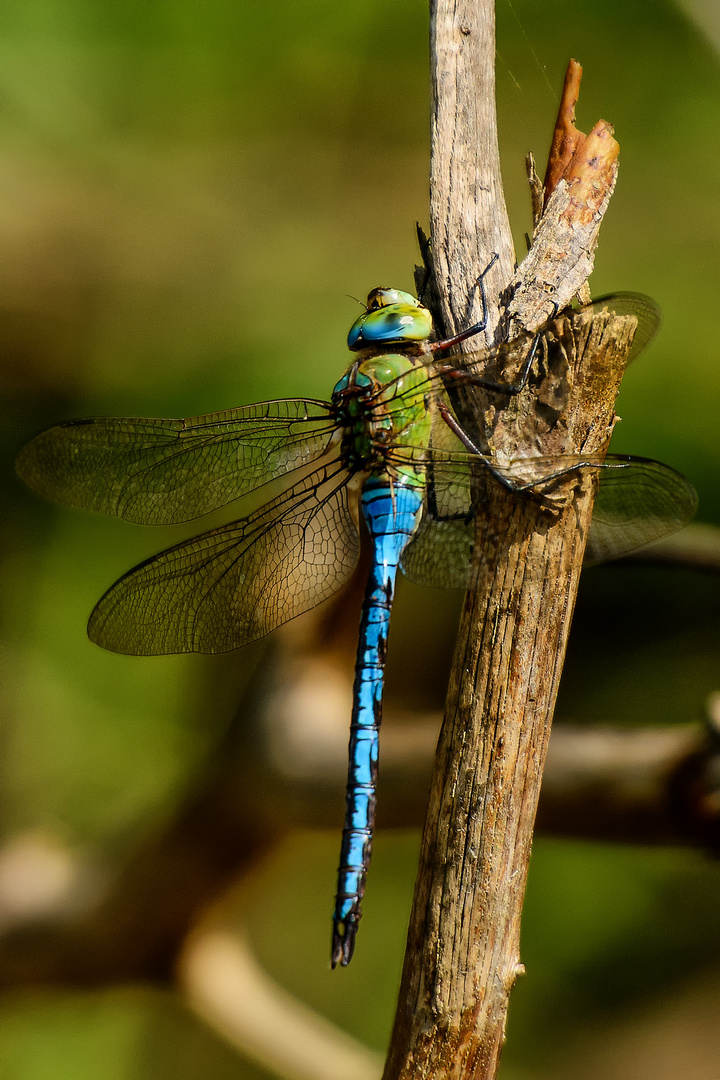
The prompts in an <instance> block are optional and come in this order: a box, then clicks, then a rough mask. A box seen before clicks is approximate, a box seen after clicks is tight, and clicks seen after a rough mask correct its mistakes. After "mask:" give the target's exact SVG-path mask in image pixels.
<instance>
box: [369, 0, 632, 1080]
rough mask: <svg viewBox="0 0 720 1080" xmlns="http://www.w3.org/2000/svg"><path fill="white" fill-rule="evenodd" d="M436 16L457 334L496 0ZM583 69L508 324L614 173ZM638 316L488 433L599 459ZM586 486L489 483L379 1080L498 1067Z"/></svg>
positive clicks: (475, 267) (549, 274) (550, 299)
mask: <svg viewBox="0 0 720 1080" xmlns="http://www.w3.org/2000/svg"><path fill="white" fill-rule="evenodd" d="M431 16H432V17H431V44H432V62H433V79H434V82H433V89H434V95H435V98H434V108H433V119H434V122H433V145H432V166H431V176H432V182H431V222H432V228H433V236H432V240H433V269H434V273H435V283H434V284H435V289H436V294H437V296H438V297H439V300H440V303H441V309H442V315H443V318H444V319H445V320H446V323H447V325H448V328H449V329H450V330H457V329H458V328H459V327H460V326H461V325H462V323H463V320H464V321H465V324H467V322H468V320H469V318H470V317H472V316H471V313H470V312H469V311H468V307H469V304H468V299H467V298H468V292H469V289H470V287H471V283H472V282H473V281H475V280H477V277H478V275H479V274H480V272H481V271H482V270H483V268H484V267H485V266H486V265H487V264H488V262H489V258H490V253H491V252H493V251H497V252H500V253H501V267H500V269H499V270H497V269H496V272H495V276H494V277H492V276H490V275H489V280H488V282H487V285H488V293H489V301H490V304H491V305H492V303H493V282H494V285H495V294H496V296H497V294H498V292H499V291H500V289H501V288H502V285H503V284H504V282H505V281H507V280H508V279H509V278H510V273H509V272H508V261H507V251H508V246H509V244H510V238H509V230H508V229H507V217H506V214H505V209H504V205H503V202H502V195H501V189H500V185H499V180H498V178H499V162H498V159H497V143H496V140H495V120H494V94H493V91H494V83H493V73H492V71H493V62H494V40H493V17H494V12H493V4H492V2H491V0H455V2H451V0H434V2H433V3H432V4H431ZM578 82H579V67H578V66H577V65H575V66H573V67H571V70H570V71H569V73H568V77H567V79H566V96H565V98H564V104H563V106H561V111H560V117H559V119H558V128H559V129H561V130H559V132H558V131H556V139H555V140H554V146H555V144H557V148H558V149H557V154H556V160H555V162H554V163H553V167H552V170H550V171H549V175H552V176H553V177H555V174H556V173H557V179H553V183H554V185H555V186H554V190H553V191H552V192H551V193H550V196H549V198H548V200H547V205H546V207H545V211H544V214H543V216H542V219H541V220H540V222H539V225H538V228H537V230H536V232H535V238H534V242H533V245H532V248H531V250H530V252H529V253H528V256H527V258H526V259H525V260H524V261H523V263H522V264H521V266H520V267H519V268H518V269H517V271H516V272H515V276H514V277H513V278H512V282H511V289H512V290H513V291H514V295H513V297H512V300H511V302H510V304H509V306H508V308H507V314H508V315H509V316H511V320H512V323H511V328H512V329H513V330H514V329H515V327H516V326H517V325H518V324H520V325H522V326H525V327H527V328H528V329H534V328H536V327H537V326H538V325H540V324H542V323H543V322H544V321H545V320H546V319H547V318H548V317H549V316H551V315H552V313H553V311H554V310H557V309H558V308H562V307H564V306H565V305H566V304H567V303H568V302H569V301H570V300H571V299H572V297H573V296H575V295H576V294H577V292H578V291H579V289H580V288H581V287H582V286H583V285H584V283H585V280H586V278H587V275H588V274H589V273H590V270H591V269H592V264H593V254H594V249H595V245H596V243H597V235H598V229H599V226H600V222H601V220H602V217H603V214H604V212H605V209H606V207H607V204H608V200H609V198H610V195H611V194H612V190H613V187H614V184H615V178H616V174H617V163H616V158H617V152H618V147H617V143H615V141H614V139H612V132H611V129H610V127H609V125H607V124H605V123H604V122H601V123H599V124H597V125H596V126H595V128H594V129H593V131H592V132H591V134H590V135H589V136H588V137H587V138H585V137H584V136H581V134H580V133H579V132H576V133H575V134H573V132H574V124H573V123H572V121H573V119H574V103H575V99H576V97H577V85H578ZM481 117H482V118H484V119H483V120H482V123H483V124H487V127H485V128H482V129H481V127H479V118H481ZM493 200H494V201H493ZM498 279H500V280H498ZM634 322H635V321H634V320H633V319H629V318H622V317H618V316H615V315H611V314H608V313H603V314H601V315H598V316H595V317H594V318H590V319H588V323H587V324H586V326H584V327H582V328H580V329H578V330H577V332H574V331H572V329H571V327H570V326H569V324H568V323H567V321H566V320H563V319H562V317H560V318H559V319H557V320H556V323H555V328H554V332H553V344H552V345H551V346H550V347H549V348H548V349H545V350H542V352H543V356H542V357H538V359H537V362H536V369H534V371H533V379H532V384H533V389H532V390H530V391H525V392H524V393H523V394H522V395H520V396H519V398H518V399H516V401H515V402H514V403H513V404H512V405H511V406H509V407H506V408H503V403H502V402H499V401H498V397H497V395H487V394H482V393H477V394H476V395H474V396H473V401H472V405H473V406H474V415H475V423H476V427H477V429H478V430H479V431H480V432H482V434H483V436H484V439H485V442H486V443H487V444H488V445H490V446H491V447H492V448H493V449H494V450H495V452H497V453H499V454H503V453H507V454H508V455H510V456H517V454H518V453H520V454H529V455H532V454H538V455H543V454H552V453H557V452H559V450H560V448H561V447H562V449H563V450H564V451H565V452H580V451H582V452H583V453H593V452H595V453H598V452H600V453H602V452H604V451H605V450H606V448H607V444H608V442H609V439H610V435H611V432H612V427H613V424H614V421H615V414H614V402H615V395H616V393H617V390H618V387H619V383H620V378H621V376H622V372H623V369H624V365H625V360H626V357H627V350H628V347H629V343H630V342H631V341H632V335H633V333H634V329H635V325H634ZM513 324H514V325H513ZM549 404H550V405H552V410H550V412H549V410H548V406H549ZM551 413H552V415H551ZM594 493H595V480H594V478H593V477H592V476H590V475H586V476H584V477H582V478H577V477H576V478H573V479H570V480H563V481H562V482H561V483H560V484H559V485H558V489H557V492H556V494H557V498H556V499H554V501H553V505H551V506H547V505H543V504H542V503H541V501H540V500H538V499H533V498H522V497H518V496H514V495H512V494H509V493H507V492H504V491H500V490H498V491H497V493H496V496H495V498H494V503H493V507H492V511H491V515H489V516H488V517H487V518H485V519H482V520H478V523H477V534H476V541H475V572H476V575H477V581H476V586H475V589H474V591H471V592H469V593H468V595H467V596H466V599H465V605H464V609H463V615H462V622H461V627H460V632H459V637H458V644H457V648H456V654H455V663H454V668H453V675H452V677H451V685H450V688H449V693H448V701H447V706H446V712H445V719H444V723H443V728H442V732H441V735H440V741H439V744H438V751H437V758H436V763H435V769H434V775H433V782H432V791H431V796H430V804H429V807H428V813H427V819H426V823H425V830H424V835H423V842H422V853H421V862H420V871H419V875H418V880H417V884H416V888H415V896H414V901H413V910H412V914H411V918H410V927H409V932H408V945H407V952H406V956H405V964H404V968H403V976H402V984H401V988H400V995H399V1003H398V1010H397V1015H396V1018H395V1027H394V1031H393V1036H392V1041H391V1047H390V1052H389V1056H388V1061H387V1064H386V1068H385V1073H384V1080H401V1078H402V1080H419V1078H423V1080H431V1078H437V1080H439V1078H443V1080H450V1078H461V1077H462V1078H473V1080H491V1078H493V1077H495V1075H496V1071H497V1066H498V1062H499V1057H500V1050H501V1047H502V1043H503V1039H504V1033H505V1021H506V1015H507V1007H508V998H509V994H510V990H511V988H512V986H513V983H514V981H515V979H516V977H517V975H518V974H519V973H521V972H522V970H523V969H522V965H521V964H520V954H519V936H520V916H521V910H522V901H523V895H524V891H525V882H526V878H527V868H528V862H529V857H530V847H531V841H532V829H533V823H534V820H535V811H536V807H537V801H538V794H539V790H540V781H541V777H542V770H543V765H544V761H545V754H546V751H547V744H548V737H549V734H550V724H551V719H552V713H553V708H554V705H555V697H556V694H557V688H558V682H559V678H560V671H561V668H562V662H563V658H564V654H565V646H566V642H567V636H568V631H569V628H570V620H571V616H572V610H573V606H574V603H575V596H576V592H577V584H578V578H579V574H580V567H581V563H582V558H583V550H584V546H585V538H586V536H587V529H588V525H589V522H590V515H591V513H592V503H593V498H594Z"/></svg>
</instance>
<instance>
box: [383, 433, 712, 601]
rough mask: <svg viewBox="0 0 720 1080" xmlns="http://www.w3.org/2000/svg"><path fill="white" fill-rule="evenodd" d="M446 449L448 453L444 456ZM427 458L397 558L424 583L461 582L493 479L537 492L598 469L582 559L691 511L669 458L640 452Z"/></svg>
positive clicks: (612, 552) (627, 546)
mask: <svg viewBox="0 0 720 1080" xmlns="http://www.w3.org/2000/svg"><path fill="white" fill-rule="evenodd" d="M450 456H451V455H448V458H450ZM452 457H454V458H456V460H454V461H452V460H444V461H442V460H441V461H438V462H434V461H433V462H431V464H430V466H429V467H428V488H427V496H426V508H425V513H424V515H423V518H422V520H421V523H420V526H419V529H418V532H417V533H416V535H415V537H414V538H413V540H412V541H411V542H410V544H409V545H408V547H407V548H406V549H405V552H404V554H403V557H402V568H403V570H404V572H405V573H406V574H407V576H408V577H409V578H410V579H411V580H413V581H416V582H418V583H419V584H422V585H432V586H451V587H464V586H465V585H466V584H467V580H468V572H469V566H470V558H471V555H472V549H473V542H474V535H475V524H474V518H475V515H476V514H482V513H484V512H485V507H486V506H487V502H488V500H489V499H491V498H492V493H493V489H494V488H495V487H496V485H497V484H498V483H505V484H506V485H509V486H511V487H513V488H514V489H515V490H517V492H518V495H517V497H518V498H523V497H524V494H523V493H524V492H532V491H535V492H543V491H544V490H547V489H548V488H549V486H550V485H551V484H552V482H553V480H555V479H559V478H561V477H562V476H567V474H568V473H569V472H572V471H577V470H579V469H581V468H593V469H598V471H599V473H600V486H599V491H598V495H597V498H596V500H595V509H594V511H593V517H592V521H591V524H590V532H589V536H588V542H587V546H586V553H585V565H594V564H596V563H599V562H605V561H607V560H609V559H617V558H620V557H622V556H623V555H627V554H629V552H631V551H634V550H636V549H637V548H639V547H642V546H643V545H645V544H649V543H651V542H652V541H653V540H659V539H660V538H661V537H663V536H667V535H668V534H670V533H672V532H676V531H677V530H678V529H681V528H682V527H683V525H686V524H687V522H688V521H689V520H690V519H691V518H692V516H693V514H694V513H695V509H696V507H697V495H696V493H695V489H694V488H693V486H692V484H690V482H689V481H688V480H686V479H685V477H684V476H682V475H681V474H680V473H678V472H676V471H675V470H674V469H671V468H670V467H669V466H667V465H662V464H660V462H657V461H649V460H646V459H644V458H632V457H621V456H616V455H612V454H610V455H608V456H607V457H605V458H604V459H601V458H593V457H557V458H530V459H524V460H522V461H518V462H510V463H508V464H507V465H506V466H504V467H502V468H499V467H498V466H497V463H496V462H494V461H492V460H491V459H481V460H479V461H475V462H473V459H472V456H471V455H467V457H466V460H465V461H462V460H461V459H462V455H460V454H459V453H458V454H457V455H452Z"/></svg>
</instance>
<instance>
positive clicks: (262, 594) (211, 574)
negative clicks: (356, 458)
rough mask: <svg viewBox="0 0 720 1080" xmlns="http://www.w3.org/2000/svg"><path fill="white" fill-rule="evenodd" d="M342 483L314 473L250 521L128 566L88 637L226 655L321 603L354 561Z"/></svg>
mask: <svg viewBox="0 0 720 1080" xmlns="http://www.w3.org/2000/svg"><path fill="white" fill-rule="evenodd" d="M347 479H348V474H347V472H346V471H345V470H344V469H339V468H338V467H337V466H336V467H335V468H334V469H325V468H323V469H319V470H316V471H315V472H314V473H313V474H311V475H310V476H308V477H305V478H303V480H301V481H300V482H299V483H297V484H295V486H294V487H292V488H291V489H290V490H288V491H286V492H284V493H283V494H282V495H280V496H278V497H277V498H276V499H274V500H273V501H272V502H270V503H268V504H267V505H266V506H264V507H262V508H261V509H260V510H258V511H257V512H256V513H254V514H252V515H251V516H250V517H248V518H245V519H244V520H242V521H236V522H233V523H232V524H230V525H225V526H223V527H221V528H218V529H213V530H211V531H210V532H206V533H203V534H202V535H200V536H196V537H195V538H194V539H192V540H187V541H185V542H184V543H182V544H178V545H176V546H175V547H172V548H169V549H168V550H167V551H163V552H161V553H160V554H159V555H156V556H154V558H151V559H148V560H147V561H146V562H144V563H141V564H140V565H139V566H136V567H135V569H133V570H130V572H129V573H127V574H125V575H124V577H122V578H120V580H119V581H117V582H116V583H115V584H114V585H113V586H112V587H111V588H110V589H109V590H108V592H106V593H105V595H104V596H103V597H102V599H101V600H100V601H99V603H98V604H97V606H96V607H95V610H94V611H93V613H92V615H91V616H90V622H89V624H88V634H89V635H90V637H91V639H92V640H93V641H95V642H97V644H98V645H102V646H103V648H105V649H110V650H111V651H112V652H121V653H130V654H132V655H134V656H149V655H158V654H161V653H182V652H205V653H218V652H226V651H228V650H230V649H236V648H239V647H240V646H241V645H246V644H247V643H248V642H250V641H254V640H256V639H257V638H261V637H264V635H265V634H268V633H270V631H271V630H274V629H275V628H276V627H277V626H280V625H282V624H283V623H285V622H287V621H288V620H289V619H292V618H294V617H295V616H296V615H299V614H300V613H301V612H303V611H307V610H309V609H310V608H312V607H314V606H315V605H316V604H319V603H320V602H321V601H322V600H324V599H326V598H327V597H328V596H330V595H331V594H332V593H333V592H335V590H336V589H338V588H339V587H340V586H341V585H342V584H343V582H345V581H346V580H347V578H348V577H349V575H350V573H351V572H352V570H353V568H354V566H355V563H356V561H357V554H358V534H357V529H356V527H355V524H354V521H353V516H352V513H351V511H350V507H349V505H348V492H347Z"/></svg>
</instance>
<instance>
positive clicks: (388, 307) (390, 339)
mask: <svg viewBox="0 0 720 1080" xmlns="http://www.w3.org/2000/svg"><path fill="white" fill-rule="evenodd" d="M431 333H432V316H431V314H430V312H429V311H428V309H427V308H426V307H423V305H422V304H421V303H420V301H419V300H416V299H415V297H414V296H411V295H410V293H406V292H403V291H402V290H401V289H373V291H372V292H371V293H369V294H368V298H367V305H366V310H365V311H364V312H363V314H362V315H361V316H360V317H359V319H356V320H355V322H354V323H353V325H352V327H351V328H350V333H349V334H348V348H350V349H352V350H353V351H354V352H357V351H359V350H360V349H367V348H372V347H373V346H383V347H384V346H386V345H402V344H404V343H407V342H416V341H427V339H428V338H429V337H430V334H431Z"/></svg>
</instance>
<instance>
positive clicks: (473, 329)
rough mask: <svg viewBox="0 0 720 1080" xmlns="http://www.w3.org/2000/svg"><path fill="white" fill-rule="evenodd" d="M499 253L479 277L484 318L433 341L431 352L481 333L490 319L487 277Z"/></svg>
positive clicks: (439, 350)
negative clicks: (459, 330)
mask: <svg viewBox="0 0 720 1080" xmlns="http://www.w3.org/2000/svg"><path fill="white" fill-rule="evenodd" d="M498 258H499V255H498V254H497V252H493V254H492V258H491V259H490V262H489V263H488V264H487V266H486V267H485V269H484V270H483V272H482V274H481V275H480V277H479V278H478V279H477V283H478V286H479V288H480V300H481V301H482V312H483V313H482V319H481V320H480V322H476V323H473V325H472V326H468V328H467V330H461V332H460V333H459V334H455V335H454V336H453V337H449V338H445V339H444V340H443V341H433V342H431V344H430V346H429V348H430V352H433V353H435V352H443V351H444V350H445V349H452V347H453V345H457V344H458V342H460V341H465V339H466V338H469V337H473V336H474V335H475V334H481V333H482V332H483V330H484V329H485V327H486V326H487V321H488V302H487V293H486V292H485V278H486V277H487V275H488V274H489V273H490V271H491V270H492V268H493V266H494V265H495V263H496V262H497V261H498Z"/></svg>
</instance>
